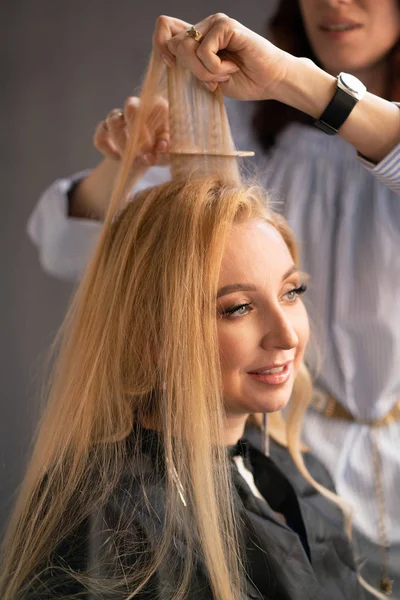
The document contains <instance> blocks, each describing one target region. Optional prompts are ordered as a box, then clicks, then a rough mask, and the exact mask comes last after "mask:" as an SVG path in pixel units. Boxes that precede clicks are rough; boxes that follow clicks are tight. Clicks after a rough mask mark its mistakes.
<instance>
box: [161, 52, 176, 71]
mask: <svg viewBox="0 0 400 600" xmlns="http://www.w3.org/2000/svg"><path fill="white" fill-rule="evenodd" d="M161 58H162V59H163V61H164V62H165V64H166V65H167V67H170V68H172V67H173V66H174V63H173V60H172V59H171V58H170V57H169V56H168V54H161Z"/></svg>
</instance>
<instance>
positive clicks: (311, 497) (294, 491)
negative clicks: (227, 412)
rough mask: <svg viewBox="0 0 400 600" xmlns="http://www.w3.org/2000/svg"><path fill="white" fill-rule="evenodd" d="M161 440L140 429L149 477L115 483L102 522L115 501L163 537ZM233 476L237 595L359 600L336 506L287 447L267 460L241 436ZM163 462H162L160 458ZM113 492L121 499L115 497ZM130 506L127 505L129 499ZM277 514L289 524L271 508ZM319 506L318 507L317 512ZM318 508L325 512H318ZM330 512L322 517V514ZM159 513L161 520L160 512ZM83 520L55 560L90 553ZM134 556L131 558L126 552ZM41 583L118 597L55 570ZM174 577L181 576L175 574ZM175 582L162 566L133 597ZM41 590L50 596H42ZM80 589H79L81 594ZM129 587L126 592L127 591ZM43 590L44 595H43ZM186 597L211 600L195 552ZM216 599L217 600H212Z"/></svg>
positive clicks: (317, 471) (163, 593) (166, 590)
mask: <svg viewBox="0 0 400 600" xmlns="http://www.w3.org/2000/svg"><path fill="white" fill-rule="evenodd" d="M159 449H160V441H159V437H158V435H157V434H156V433H154V432H150V431H148V430H147V431H146V434H145V435H144V441H143V455H142V458H143V460H142V461H141V465H140V466H139V467H138V471H140V473H138V475H139V477H140V478H141V480H142V481H145V482H147V483H146V484H145V489H144V490H143V488H142V486H140V485H136V486H135V484H131V483H130V481H132V479H135V478H132V471H131V472H130V476H129V478H127V480H126V481H125V482H123V483H122V484H121V490H120V491H118V493H117V494H116V498H115V500H116V501H115V502H112V503H111V505H110V507H108V515H107V521H108V523H110V525H109V526H110V527H112V522H113V520H114V519H117V518H119V517H118V510H120V508H119V507H121V505H123V506H124V510H127V499H128V503H129V502H131V503H132V504H131V505H132V507H133V506H135V505H136V506H139V509H137V508H136V509H135V511H136V512H135V519H134V524H135V527H137V529H138V531H139V530H140V532H141V535H143V536H144V538H145V537H146V531H148V532H149V531H150V532H151V536H150V537H151V539H154V535H156V538H155V539H161V537H162V520H163V519H162V513H163V507H164V506H165V495H164V489H163V484H162V480H163V472H162V471H163V468H162V467H161V468H160V456H159V455H160V452H159ZM229 452H230V457H231V462H232V474H233V481H234V485H235V488H236V492H237V494H235V499H234V501H235V504H236V505H237V507H238V511H239V513H240V520H241V522H242V525H243V527H244V537H243V539H244V542H245V548H246V551H245V561H246V571H247V573H246V581H245V583H246V595H245V597H244V599H243V600H250V599H252V600H256V599H257V600H361V599H363V600H364V599H365V598H366V595H364V591H363V589H362V588H361V587H360V585H359V583H358V581H357V577H356V572H355V566H354V560H353V556H352V551H351V549H350V546H349V543H348V540H347V537H346V534H345V532H344V530H343V524H342V519H341V516H340V511H338V510H337V509H336V507H334V506H329V504H330V503H329V502H328V501H326V500H324V499H323V498H322V497H321V496H320V495H319V494H318V493H317V492H316V491H315V490H314V488H312V487H311V486H310V485H309V484H308V483H307V482H306V481H305V480H304V478H303V477H302V476H301V475H300V474H299V472H298V471H297V468H296V466H295V465H294V463H293V461H292V459H291V457H290V455H289V453H288V451H287V449H285V448H283V447H281V446H279V445H278V444H276V443H274V442H272V443H271V448H270V457H269V458H267V457H266V456H264V454H262V453H261V452H260V451H259V450H257V449H256V447H255V446H253V445H251V444H250V443H249V442H247V441H241V442H239V443H238V444H237V445H236V446H235V447H231V448H230V449H229ZM237 454H240V455H242V456H243V460H244V464H245V466H246V467H247V468H248V469H249V470H251V472H252V473H253V477H254V481H255V484H256V486H257V488H258V490H259V491H260V493H261V494H262V496H263V497H264V498H265V499H266V500H267V502H268V504H267V502H264V501H263V500H261V499H259V498H257V497H255V496H254V494H253V493H252V492H251V490H250V488H249V486H248V484H247V483H246V481H245V480H244V479H243V477H242V476H241V475H240V473H239V471H238V470H237V467H236V464H235V461H234V458H233V457H234V456H235V455H237ZM161 462H162V461H161ZM306 462H307V466H308V468H309V469H310V470H311V472H312V473H313V475H314V476H315V477H316V478H317V479H318V480H319V481H320V482H321V483H322V484H323V485H326V486H328V487H330V486H331V483H330V481H329V477H327V475H326V472H325V471H324V469H323V468H322V467H321V465H320V464H319V463H318V461H316V460H315V459H314V458H313V457H312V456H307V458H306ZM118 494H120V495H121V496H124V499H123V500H122V498H118ZM128 506H129V504H128ZM274 511H276V512H280V513H283V514H284V515H285V517H286V521H287V523H288V524H287V525H285V524H284V523H283V522H282V521H281V520H280V519H278V518H277V517H276V515H275V513H274ZM322 511H323V512H322ZM323 513H324V514H323ZM326 515H328V517H327V516H326ZM160 517H161V518H160ZM88 538H89V534H88V524H87V523H83V524H82V525H81V526H80V527H79V529H78V530H76V532H75V534H74V535H73V536H71V538H70V539H69V540H67V541H66V542H65V543H63V544H62V545H61V546H60V547H59V548H58V550H57V552H56V555H55V556H53V564H61V565H63V566H65V565H68V566H70V567H72V568H73V569H78V570H80V569H84V568H85V564H86V560H87V556H88ZM173 552H176V554H177V557H176V558H177V559H178V563H179V561H182V563H183V562H184V561H185V546H184V544H183V543H182V542H179V541H178V542H177V543H176V544H175V545H174V548H173ZM131 560H135V557H131ZM51 573H53V576H52V577H49V578H48V580H47V581H46V583H45V587H44V588H43V587H41V588H40V597H41V598H42V597H43V598H46V600H47V599H48V600H50V598H51V599H52V600H55V599H57V598H67V597H71V596H72V595H73V594H74V593H78V594H79V598H86V599H87V600H94V598H96V599H98V600H100V598H101V600H103V599H104V600H108V599H109V598H110V599H111V598H112V600H117V599H118V598H121V595H120V594H119V595H113V594H112V593H110V594H108V593H105V594H104V595H101V596H98V595H97V596H93V595H91V594H89V593H88V594H87V595H85V593H84V591H83V590H82V588H80V587H79V586H77V585H76V584H71V585H70V586H69V587H68V586H67V587H65V585H61V584H58V582H57V577H56V571H54V570H53V571H52V570H51V569H50V570H49V571H48V574H49V576H50V574H51ZM178 578H179V576H178ZM174 586H176V579H175V583H174V581H173V577H172V576H171V572H170V570H168V568H167V569H160V571H159V572H158V573H157V574H156V575H155V576H154V577H153V578H152V580H151V581H150V582H149V584H148V585H147V586H146V588H145V589H144V590H143V592H142V593H140V594H139V595H138V596H135V598H136V599H137V600H168V599H170V598H171V597H172V590H173V588H174ZM45 589H46V590H47V593H48V595H46V594H44V590H45ZM82 592H83V594H82ZM127 592H128V590H127ZM42 595H43V596H42ZM38 597H39V589H38V588H36V589H35V590H33V589H32V590H31V592H30V593H28V595H27V596H24V599H25V598H29V600H33V598H35V599H36V598H38ZM186 597H187V598H188V600H212V599H213V595H212V592H211V589H210V585H209V582H208V579H207V574H206V571H205V569H204V566H203V564H202V561H201V558H200V557H198V558H197V562H196V566H195V568H194V573H193V577H192V580H191V583H190V590H189V592H188V594H187V596H186ZM214 600H217V599H214Z"/></svg>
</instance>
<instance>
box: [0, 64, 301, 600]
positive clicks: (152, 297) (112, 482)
mask: <svg viewBox="0 0 400 600" xmlns="http://www.w3.org/2000/svg"><path fill="white" fill-rule="evenodd" d="M160 74H161V68H160V64H159V62H158V61H157V59H156V58H153V62H152V63H151V66H150V69H149V73H148V77H147V79H146V81H145V83H144V87H143V92H142V103H141V106H142V108H141V113H140V114H139V118H138V120H137V122H136V124H135V131H134V132H132V135H131V143H130V147H129V148H128V150H127V152H126V155H125V157H124V159H123V163H122V166H121V174H120V178H119V181H118V183H117V186H116V190H115V193H114V196H113V198H112V201H111V205H110V209H109V212H108V214H107V217H106V221H105V225H104V228H103V232H102V235H101V238H100V241H99V244H98V246H97V248H96V251H95V254H94V257H93V260H92V262H91V264H90V266H89V267H88V269H87V271H86V273H85V275H84V278H83V280H82V282H81V284H80V286H79V289H78V291H77V293H76V296H75V298H74V301H73V303H72V305H71V308H70V310H69V312H68V315H67V317H66V320H65V323H64V326H63V328H62V334H61V343H60V350H59V357H58V361H57V364H56V367H55V370H54V375H53V380H52V385H51V392H50V395H49V399H48V403H47V408H46V410H45V412H44V414H43V417H42V420H41V423H40V426H39V429H38V433H37V439H36V444H35V448H34V452H33V456H32V459H31V461H30V464H29V467H28V471H27V474H26V477H25V479H24V482H23V484H22V487H21V490H20V494H19V499H18V502H17V505H16V507H15V510H14V513H13V515H12V519H11V522H10V525H9V529H8V532H7V536H6V539H5V543H4V546H3V556H2V569H1V579H0V595H1V597H2V599H3V600H15V599H16V598H24V597H25V595H26V594H28V593H29V594H31V593H32V590H34V597H35V598H38V599H39V598H40V597H41V596H43V597H46V593H47V594H48V586H49V578H48V576H49V574H51V576H52V577H53V579H52V582H53V583H52V585H54V590H53V591H52V593H53V597H55V596H54V594H55V593H56V592H57V593H58V594H62V593H63V592H62V590H63V586H68V585H72V584H73V583H74V582H78V583H80V584H81V585H83V586H84V588H85V589H86V590H88V591H90V592H92V593H93V594H94V595H95V597H102V596H101V595H102V594H103V593H104V594H110V595H111V594H112V593H115V594H117V596H116V597H118V598H124V599H126V600H128V599H129V598H133V597H134V596H135V595H136V594H137V593H138V592H139V591H140V590H141V589H142V588H143V587H144V586H145V585H146V583H147V582H148V581H149V580H150V579H151V577H152V575H154V574H155V572H156V571H157V569H158V568H159V567H160V565H164V564H165V563H166V562H167V563H168V561H170V560H171V556H172V555H173V553H172V552H171V549H172V548H173V545H174V543H175V540H176V534H177V530H178V529H179V532H180V535H181V536H182V534H183V537H184V540H185V544H186V548H187V557H186V560H185V565H184V567H183V568H182V569H180V568H179V577H178V581H177V582H176V588H175V589H174V591H173V592H171V597H173V598H174V600H181V599H183V598H185V597H186V595H185V594H186V592H187V589H188V585H189V581H190V576H191V574H192V569H193V566H192V565H193V562H194V559H195V554H197V552H198V547H197V546H196V544H198V545H199V547H200V554H201V555H202V557H203V559H204V562H205V565H206V569H207V573H208V576H209V580H210V585H211V588H212V592H213V596H214V597H215V598H218V600H238V598H240V597H241V596H242V564H241V552H240V534H239V531H240V528H239V525H238V523H237V522H236V518H235V513H234V511H233V507H232V490H231V487H232V483H231V478H230V467H229V463H228V459H227V454H226V449H225V448H224V445H223V439H222V431H223V407H222V400H221V398H222V390H221V377H220V370H219V359H218V345H217V336H216V306H215V299H216V291H217V283H218V277H219V270H220V265H221V258H222V254H223V251H224V247H225V241H226V239H227V236H228V234H229V233H230V231H231V229H232V226H233V225H234V224H235V223H238V222H243V221H245V220H248V219H266V220H267V221H268V222H270V223H271V224H272V225H273V226H275V227H276V228H277V229H278V231H280V233H281V234H282V236H283V238H284V240H285V242H286V243H287V245H288V247H289V249H290V251H291V253H292V256H293V258H294V260H295V261H296V260H297V254H296V247H295V243H294V239H293V236H292V234H291V232H290V230H289V228H288V226H287V224H286V222H285V221H284V220H283V219H282V217H280V216H278V215H275V214H274V213H272V212H271V211H269V210H268V208H267V207H266V198H265V196H264V194H263V192H262V191H261V190H260V189H259V188H257V187H256V186H252V185H243V184H240V182H239V181H238V180H237V176H238V175H237V173H238V171H236V167H235V165H234V166H233V168H231V166H232V160H235V159H232V158H231V159H230V166H229V169H227V170H226V173H225V172H224V171H221V163H219V165H218V173H216V172H215V170H214V172H213V169H212V163H211V165H210V162H209V161H208V162H207V165H206V166H207V168H206V169H205V163H204V162H202V159H201V157H200V163H201V169H200V171H198V167H199V163H198V164H196V165H194V161H193V160H192V158H193V157H191V158H190V161H189V162H190V169H191V177H187V176H186V177H183V175H184V174H183V172H182V169H177V171H176V173H177V177H176V179H175V180H173V181H172V182H169V183H165V184H163V185H161V186H158V187H155V188H151V189H148V190H145V191H142V192H140V193H139V194H137V195H136V196H135V198H134V199H133V200H132V201H130V202H129V203H128V204H127V205H126V206H125V207H123V202H124V201H126V197H127V196H128V195H129V189H128V188H129V187H130V185H131V183H132V181H131V177H130V165H131V164H132V162H133V159H134V157H135V156H136V155H137V153H138V152H139V150H140V144H141V138H140V132H141V130H142V129H141V127H142V125H143V124H144V123H146V122H148V120H149V115H151V110H152V106H153V105H152V98H153V96H154V91H155V89H156V88H157V86H158V85H159V81H160ZM177 85H178V86H179V82H178V83H177ZM157 89H158V88H157ZM210 96H211V95H210ZM212 101H213V102H219V99H218V97H214V99H213V100H212ZM196 110H198V109H196ZM227 144H228V145H229V144H231V141H229V140H228V142H227ZM223 150H224V152H226V148H223ZM183 154H184V153H183ZM174 160H175V164H176V165H178V166H179V165H180V166H182V165H183V164H188V161H187V157H186V158H185V157H184V156H183V155H182V156H180V157H179V153H177V155H176V156H175V157H174ZM196 160H197V159H196ZM184 161H186V163H184ZM199 173H200V175H201V176H199ZM186 174H187V173H186ZM225 175H226V176H225ZM128 182H129V185H128ZM308 392H309V387H308V384H307V374H306V371H305V369H302V370H301V373H300V374H299V376H298V378H297V381H296V394H297V396H298V398H299V401H300V400H301V403H302V405H303V406H305V405H306V400H307V398H306V397H307V394H308ZM134 424H140V425H143V426H144V427H146V426H150V427H152V428H154V429H157V430H159V432H160V435H161V438H162V441H163V448H164V452H165V462H166V465H167V468H166V475H165V488H166V495H167V501H166V507H165V510H166V513H165V516H164V520H163V536H162V539H157V540H153V539H151V540H149V542H150V544H151V549H150V550H149V553H148V554H146V553H144V554H143V560H141V561H140V562H139V563H135V564H134V565H132V564H129V554H130V552H132V553H134V552H135V549H137V548H136V546H135V544H136V543H139V542H138V540H136V539H135V538H134V535H133V533H132V522H133V520H134V518H135V514H136V512H135V510H138V508H139V507H138V506H135V505H133V506H132V499H131V498H130V496H129V493H128V494H127V501H130V502H131V504H127V505H124V504H123V505H122V506H121V507H120V510H119V512H118V519H117V523H116V524H115V526H114V528H113V530H112V531H110V532H109V539H108V541H107V544H106V545H105V548H104V551H103V553H102V554H99V555H98V556H97V557H96V563H97V564H95V565H91V564H88V568H87V569H86V571H84V572H79V570H78V569H73V567H71V565H69V566H65V565H64V566H63V565H62V564H55V562H54V554H55V552H56V549H57V548H58V547H59V545H60V544H62V543H63V542H64V541H65V540H66V539H67V538H68V537H69V536H70V535H71V534H73V532H74V531H75V530H76V529H77V528H79V526H81V525H83V524H84V523H85V522H86V520H88V519H89V518H91V517H93V515H95V516H96V515H97V516H98V518H99V519H100V521H101V520H102V519H103V516H104V513H105V511H107V508H108V507H109V506H110V503H112V502H113V501H114V499H115V494H116V493H117V492H118V491H119V490H120V488H121V485H125V486H126V485H127V483H126V481H128V485H129V486H130V485H132V486H134V485H136V486H139V488H140V489H141V485H142V481H141V478H140V476H139V475H138V473H137V471H136V470H135V465H137V464H138V463H139V461H140V456H141V442H142V440H141V431H142V429H141V428H138V429H135V436H134V438H133V439H132V436H131V435H130V433H131V432H132V428H133V426H134ZM295 438H296V439H295ZM298 438H299V432H298V431H297V430H296V431H295V434H294V437H293V435H292V436H291V434H290V435H289V447H290V448H291V449H292V451H293V453H294V455H296V453H297V455H298V457H300V459H301V454H300V450H299V446H298ZM300 459H299V460H300ZM300 467H302V463H301V461H300ZM123 482H125V483H123ZM177 482H178V483H177ZM182 491H183V493H184V500H185V502H182ZM142 501H143V502H144V499H142ZM128 508H129V510H128ZM125 509H126V510H125ZM104 526H106V525H104ZM169 566H170V567H171V568H168V572H169V573H171V574H172V573H173V572H174V568H175V569H178V565H176V564H175V565H174V564H171V565H169ZM55 578H56V579H55ZM55 580H57V583H55ZM47 597H48V596H47ZM57 597H61V596H60V595H59V596H57ZM64 597H67V596H65V595H64ZM69 597H73V595H72V596H69ZM76 597H79V592H77V594H76Z"/></svg>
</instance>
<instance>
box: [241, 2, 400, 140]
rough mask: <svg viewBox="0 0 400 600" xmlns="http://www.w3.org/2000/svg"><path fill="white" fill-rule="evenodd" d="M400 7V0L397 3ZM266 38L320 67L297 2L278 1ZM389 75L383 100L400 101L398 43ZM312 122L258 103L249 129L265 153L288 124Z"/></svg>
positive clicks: (279, 105) (293, 111)
mask: <svg viewBox="0 0 400 600" xmlns="http://www.w3.org/2000/svg"><path fill="white" fill-rule="evenodd" d="M399 4H400V0H399ZM266 36H267V37H268V39H270V40H271V41H272V42H273V43H274V44H275V45H276V46H278V48H282V50H285V51H286V52H289V53H290V54H293V55H294V56H303V57H305V58H310V59H311V60H312V61H313V62H314V63H315V64H317V65H318V66H322V65H320V63H319V61H318V59H317V57H316V56H315V54H314V52H313V50H312V48H311V46H310V43H309V41H308V38H307V34H306V31H305V29H304V25H303V19H302V16H301V13H300V8H299V5H298V2H297V0H280V2H279V4H278V7H277V10H276V12H275V14H274V15H273V17H272V19H271V20H270V21H269V22H268V23H267V25H266ZM389 60H390V75H389V80H388V89H387V93H386V99H387V100H392V101H398V102H399V101H400V40H399V41H398V43H397V44H396V45H395V47H394V48H393V50H392V52H391V54H390V56H389ZM313 120H314V119H313V118H312V117H310V116H309V115H306V114H304V113H302V112H300V111H298V110H296V109H295V108H292V107H291V106H287V105H286V104H282V103H281V102H277V101H276V100H263V101H261V102H258V103H257V108H256V109H255V112H254V115H253V119H252V129H253V132H254V135H255V136H256V138H257V140H258V141H259V143H260V144H261V146H262V148H264V150H269V149H270V148H271V146H273V145H274V143H275V140H276V138H277V136H278V135H279V134H280V133H281V131H283V129H284V128H285V127H286V125H288V124H289V123H293V122H296V123H303V124H305V125H312V123H313Z"/></svg>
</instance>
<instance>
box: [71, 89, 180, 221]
mask: <svg viewBox="0 0 400 600" xmlns="http://www.w3.org/2000/svg"><path fill="white" fill-rule="evenodd" d="M138 108H139V98H136V97H129V98H127V100H126V101H125V105H124V109H123V111H122V110H120V109H114V110H112V111H110V112H109V113H108V115H107V117H106V118H105V119H104V120H103V121H101V122H100V123H99V124H98V125H97V127H96V131H95V134H94V138H93V143H94V145H95V147H96V148H97V150H98V151H99V152H101V154H102V155H103V160H102V161H101V162H100V163H99V164H98V165H97V167H96V168H95V169H93V170H92V171H91V172H90V173H89V175H88V176H87V177H86V178H85V179H83V180H82V181H81V182H80V183H79V184H78V185H77V186H76V187H75V188H74V190H73V192H72V193H71V194H70V197H69V216H70V217H75V218H83V219H96V220H103V219H104V216H105V214H106V212H107V208H108V204H109V202H110V198H111V193H112V189H113V186H114V181H115V178H116V176H117V173H118V169H119V165H120V160H121V157H122V155H123V153H124V150H125V147H126V144H127V142H128V140H129V134H128V130H129V131H133V130H134V127H135V119H136V117H137V112H138ZM149 121H150V123H151V126H150V125H148V126H147V127H146V128H145V130H144V132H143V136H142V146H141V148H140V153H139V156H138V157H137V158H136V160H135V161H134V163H133V164H132V178H133V177H135V178H136V177H137V176H138V175H139V176H140V175H142V174H143V175H144V173H145V171H146V170H147V169H148V168H149V167H151V166H153V165H156V164H157V165H166V164H167V163H168V160H167V156H168V155H167V154H165V153H166V152H167V151H168V148H169V129H168V104H167V102H166V100H165V99H164V98H159V99H156V100H155V102H154V108H153V110H152V112H151V114H150V118H149Z"/></svg>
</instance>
